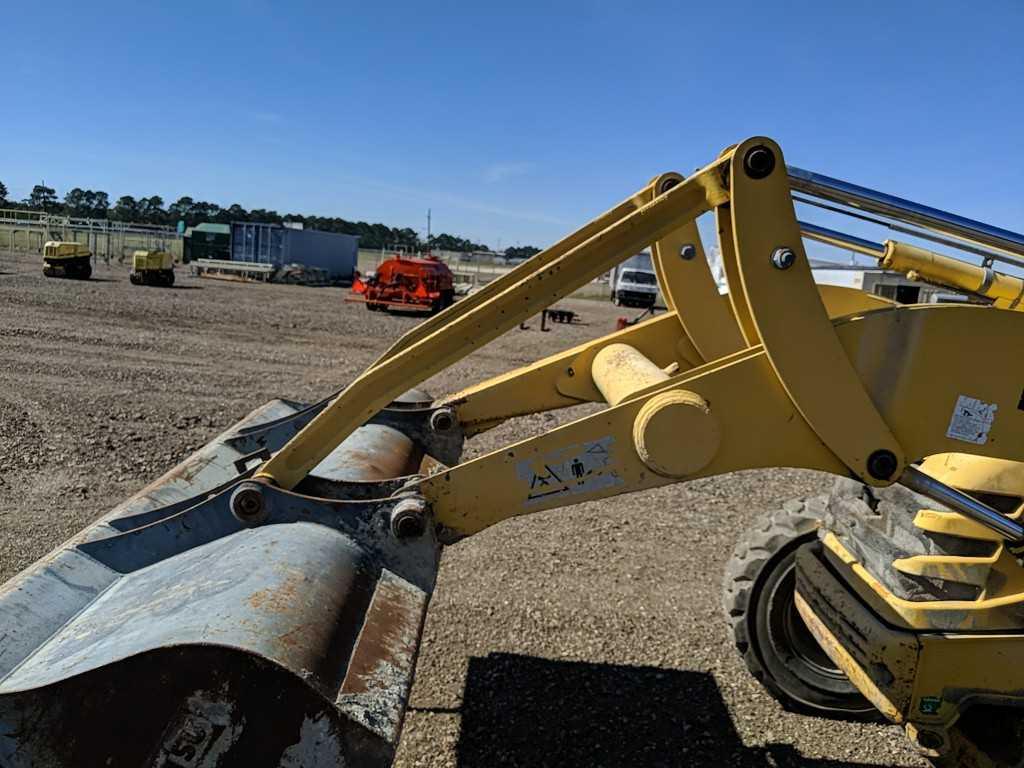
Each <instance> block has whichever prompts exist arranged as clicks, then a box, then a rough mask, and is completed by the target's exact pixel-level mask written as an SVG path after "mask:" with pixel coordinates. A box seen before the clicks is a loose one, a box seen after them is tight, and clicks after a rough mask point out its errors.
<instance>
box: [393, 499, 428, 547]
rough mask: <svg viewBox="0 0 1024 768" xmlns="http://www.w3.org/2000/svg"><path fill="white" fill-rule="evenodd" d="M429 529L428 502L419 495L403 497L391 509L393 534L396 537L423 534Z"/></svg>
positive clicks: (410, 536) (402, 537)
mask: <svg viewBox="0 0 1024 768" xmlns="http://www.w3.org/2000/svg"><path fill="white" fill-rule="evenodd" d="M426 530H427V502H426V501H425V500H424V499H422V498H419V497H416V496H410V497H407V498H404V499H402V500H401V501H399V502H398V503H397V504H395V506H394V508H393V509H392V510H391V534H392V535H393V536H394V537H395V538H396V539H411V538H417V537H419V536H422V535H423V534H424V533H425V532H426Z"/></svg>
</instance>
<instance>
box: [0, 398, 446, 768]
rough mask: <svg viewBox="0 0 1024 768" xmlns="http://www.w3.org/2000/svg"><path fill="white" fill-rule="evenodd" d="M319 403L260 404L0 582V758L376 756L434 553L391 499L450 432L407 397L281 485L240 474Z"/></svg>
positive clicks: (405, 667) (397, 704)
mask: <svg viewBox="0 0 1024 768" xmlns="http://www.w3.org/2000/svg"><path fill="white" fill-rule="evenodd" d="M326 402H327V401H324V402H322V403H318V404H316V405H313V406H302V405H300V404H298V403H294V402H289V401H284V400H276V401H273V402H271V403H268V404H267V405H265V406H263V407H262V408H260V409H258V410H257V411H254V412H253V413H252V414H250V415H249V416H248V417H246V418H245V419H243V420H242V421H241V422H239V423H238V424H236V425H235V426H234V427H232V428H231V429H229V430H228V431H227V432H225V433H223V434H222V435H220V436H219V437H217V438H216V439H215V440H213V441H212V442H211V443H209V444H208V445H206V446H205V447H203V448H202V449H200V450H199V451H197V452H196V453H195V454H193V455H192V456H190V457H189V458H188V459H186V460H185V461H184V462H182V463H181V464H179V465H178V466H177V467H175V468H174V469H173V470H171V471H170V472H169V473H167V474H166V475H165V476H164V477H162V478H160V480H158V481H157V482H155V483H153V484H152V485H150V486H148V487H147V488H145V489H144V490H143V491H141V492H140V493H139V494H137V495H136V496H134V497H133V498H131V499H129V500H128V501H126V502H125V503H123V504H121V505H120V506H118V507H117V508H115V509H114V510H113V511H111V512H110V513H108V514H107V515H105V516H104V517H103V518H101V519H100V520H99V521H97V522H96V523H94V524H93V525H91V526H90V527H88V528H87V529H85V530H84V531H82V532H81V533H80V534H79V535H78V536H77V537H76V538H74V539H73V540H72V541H70V542H68V543H67V544H65V545H63V546H62V547H60V548H59V549H57V550H55V551H53V552H51V553H50V554H48V555H47V556H46V557H44V558H42V559H41V560H40V561H38V562H37V563H35V564H34V565H32V566H31V567H29V568H28V569H26V570H25V571H23V572H22V573H21V574H19V575H18V576H16V577H15V578H13V579H12V580H11V581H9V582H8V583H7V584H5V585H3V586H2V587H0V638H2V639H0V767H2V768H29V767H30V766H31V768H45V767H47V766H55V767H57V766H59V767H60V768H66V767H70V766H75V767H76V768H78V767H80V766H94V765H95V766H113V767H116V766H133V767H134V766H151V765H152V766H176V767H178V768H193V767H198V766H203V767H204V768H213V767H214V766H216V767H218V768H228V767H229V766H294V767H296V768H297V767H299V766H302V767H304V768H313V767H314V766H317V767H319V766H350V767H351V766H384V765H390V763H391V761H392V758H393V756H394V750H395V747H396V745H397V742H398V737H399V732H400V730H401V724H402V719H403V715H404V711H405V706H406V703H407V700H408V695H409V690H410V687H411V685H412V674H413V668H414V665H415V659H416V653H417V649H418V646H419V637H420V634H421V632H422V625H423V618H424V615H425V612H426V609H427V604H428V601H429V598H430V594H431V592H432V590H433V586H434V581H435V577H436V573H437V567H438V560H439V553H440V546H439V544H438V542H437V539H436V537H435V533H434V527H433V526H432V525H430V524H425V525H423V526H421V527H419V528H417V529H415V531H414V535H409V533H408V529H403V531H401V532H399V533H398V534H396V532H394V531H393V528H394V526H393V525H392V524H391V520H392V513H393V512H394V510H395V507H396V506H397V505H399V504H400V503H401V502H402V501H403V500H404V499H408V498H409V497H410V493H411V491H410V490H409V485H408V482H409V480H410V476H414V475H415V473H416V472H417V471H418V469H419V466H420V463H421V461H422V460H423V458H424V456H426V455H429V456H432V457H434V458H435V459H436V460H438V461H441V462H443V463H454V462H455V461H456V460H457V458H458V453H459V452H460V451H461V446H462V436H461V434H460V433H458V430H457V429H456V430H454V431H452V430H448V431H447V432H446V433H444V434H437V433H436V431H433V430H431V428H430V416H431V414H432V413H433V412H434V411H435V409H434V408H433V407H432V405H431V404H430V401H429V398H427V397H426V396H424V395H422V394H421V393H411V394H410V395H409V396H407V397H405V398H403V399H402V400H401V401H399V402H396V403H393V404H392V406H390V407H389V408H386V409H384V410H383V411H381V412H380V413H379V414H378V415H377V416H376V417H374V419H373V420H372V421H371V423H368V424H366V425H365V426H363V427H362V428H360V429H359V430H357V431H356V432H355V433H353V435H352V436H351V437H350V438H348V439H347V440H346V441H345V442H344V443H342V445H341V446H339V447H338V449H336V450H335V451H334V452H333V453H332V454H331V455H330V456H329V457H328V458H327V459H325V460H324V462H322V463H321V465H320V466H318V467H317V468H316V469H315V470H314V472H313V473H311V475H310V477H308V478H307V479H306V480H305V481H304V482H303V483H302V484H301V485H300V486H299V487H298V488H296V489H295V491H294V492H292V491H283V490H280V489H277V488H274V487H269V486H264V485H262V484H257V483H252V482H250V481H248V477H249V475H250V474H251V473H252V471H253V469H254V468H255V467H256V466H258V465H259V463H260V462H261V461H262V460H264V459H265V458H266V457H268V456H269V455H271V454H272V453H273V452H274V451H276V450H278V449H279V448H280V447H281V446H282V445H284V444H285V443H286V442H287V441H288V439H290V438H291V437H292V436H293V435H294V434H296V433H297V432H298V431H299V430H300V429H301V428H302V426H304V425H305V424H306V423H308V421H309V420H310V419H312V418H313V416H315V415H316V414H317V413H318V412H319V411H320V410H321V409H322V408H323V407H324V405H325V404H326ZM240 488H241V489H246V488H247V489H248V492H250V493H256V494H258V496H259V505H258V507H259V513H260V514H259V515H258V516H256V517H254V518H252V519H240V518H238V517H236V516H235V515H234V514H233V513H232V511H231V505H230V499H231V496H232V494H234V493H236V492H239V489H240Z"/></svg>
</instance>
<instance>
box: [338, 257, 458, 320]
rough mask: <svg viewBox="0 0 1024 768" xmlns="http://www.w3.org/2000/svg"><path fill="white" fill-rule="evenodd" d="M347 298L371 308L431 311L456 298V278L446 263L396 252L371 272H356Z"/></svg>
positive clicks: (443, 307)
mask: <svg viewBox="0 0 1024 768" xmlns="http://www.w3.org/2000/svg"><path fill="white" fill-rule="evenodd" d="M346 300H347V301H363V302H366V308H367V309H368V310H370V311H371V312H381V311H385V310H389V309H399V310H416V311H420V312H429V313H431V314H433V313H436V312H440V311H441V310H443V309H445V308H447V307H450V306H451V305H452V302H454V301H455V282H454V277H453V276H452V272H451V270H450V269H448V265H447V264H445V263H444V262H443V261H440V260H439V259H435V258H432V257H430V256H427V257H425V258H415V257H408V256H402V255H401V254H397V253H396V254H395V255H394V256H393V257H392V258H390V259H387V260H386V261H383V262H381V264H380V266H379V267H377V270H376V271H375V272H374V273H373V275H372V276H369V277H367V278H366V279H363V278H361V277H359V276H358V275H357V276H356V279H355V280H354V281H353V283H352V294H351V295H350V296H349V297H347V299H346Z"/></svg>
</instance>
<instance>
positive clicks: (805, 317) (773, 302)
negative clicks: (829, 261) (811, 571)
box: [727, 137, 905, 485]
mask: <svg viewBox="0 0 1024 768" xmlns="http://www.w3.org/2000/svg"><path fill="white" fill-rule="evenodd" d="M729 191H730V195H731V197H732V203H731V206H730V207H731V212H732V230H733V238H734V243H735V250H734V251H733V252H731V253H729V254H728V256H727V258H728V259H729V260H732V259H735V260H736V263H737V265H738V270H736V271H737V272H738V274H739V277H740V280H741V283H742V286H743V294H744V297H745V299H746V306H747V309H748V311H749V315H750V317H751V319H752V321H753V324H754V326H755V328H756V330H757V334H758V337H759V338H760V340H761V343H762V344H764V348H765V351H766V352H767V354H768V357H769V359H770V360H771V362H772V367H773V368H774V369H775V372H776V374H777V375H778V377H779V380H780V381H781V382H782V384H783V386H784V387H785V388H786V392H787V393H788V394H789V397H790V399H791V400H792V401H793V403H794V405H796V407H797V408H798V409H799V411H800V414H801V415H802V416H803V418H804V419H805V420H806V421H807V423H808V424H810V425H811V427H812V428H813V429H814V431H815V432H816V433H817V434H818V436H819V437H820V438H821V439H822V441H823V442H824V443H825V445H827V446H828V447H829V448H830V449H831V450H832V452H833V453H835V454H836V456H838V457H839V458H840V459H841V460H842V462H843V463H844V464H846V466H848V467H849V468H850V469H851V470H852V471H853V472H854V473H855V474H856V475H857V477H859V478H860V479H861V480H863V481H864V482H866V483H869V484H871V485H886V484H888V483H889V482H891V481H892V480H894V479H896V478H897V477H898V476H899V473H900V472H901V471H902V468H903V465H904V461H905V459H904V454H903V449H902V448H901V447H900V445H899V443H898V442H897V440H896V438H895V437H894V436H893V434H892V432H891V431H890V429H889V427H888V425H887V424H886V422H885V420H884V419H883V418H882V417H881V415H880V414H879V412H878V409H877V408H876V407H875V404H874V403H873V402H872V400H871V398H870V397H869V396H868V393H867V392H866V391H865V389H864V385H863V383H862V382H861V380H860V378H859V377H858V376H857V372H856V371H855V369H854V367H853V364H852V363H851V362H850V359H849V358H848V357H847V356H846V352H845V351H844V350H843V347H842V345H841V344H840V342H839V339H838V337H837V336H836V333H835V329H834V327H833V323H832V321H831V320H830V319H829V316H828V313H827V312H826V310H825V307H824V305H823V304H822V301H821V298H820V296H819V293H818V289H817V287H816V285H815V283H814V278H813V276H812V275H811V266H810V263H809V262H808V261H807V254H806V253H805V251H804V247H803V240H802V239H801V236H800V227H799V224H798V223H797V219H796V214H795V212H794V210H793V199H792V196H791V193H790V189H789V180H788V177H787V175H786V166H785V162H784V160H783V157H782V150H781V149H780V148H779V146H778V145H777V144H776V143H775V142H773V141H771V140H770V139H766V138H760V137H758V138H753V139H749V140H747V141H745V142H743V143H742V144H740V145H739V146H738V147H737V148H736V150H735V154H734V161H733V163H732V167H731V170H730V185H729ZM733 292H734V293H735V292H736V291H735V289H734V291H733Z"/></svg>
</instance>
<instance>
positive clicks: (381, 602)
mask: <svg viewBox="0 0 1024 768" xmlns="http://www.w3.org/2000/svg"><path fill="white" fill-rule="evenodd" d="M425 609H426V604H425V599H424V598H423V596H422V595H421V594H419V593H418V592H417V590H415V588H411V587H410V586H409V585H404V584H402V583H400V582H398V581H397V580H390V579H388V580H384V579H382V580H381V581H380V582H379V583H378V584H377V589H376V591H375V592H374V595H373V601H372V603H371V604H370V608H369V610H367V612H366V620H365V623H364V624H363V628H362V630H361V631H360V633H359V640H358V642H357V644H356V647H355V649H354V650H353V652H352V658H351V660H350V662H349V667H348V672H347V674H346V675H345V681H344V682H343V683H342V685H341V693H342V694H360V693H369V692H371V691H373V690H375V689H378V688H382V687H387V683H388V681H387V680H382V679H378V678H379V677H380V671H381V668H382V664H384V665H388V666H390V667H392V668H393V669H397V670H400V671H402V672H406V673H411V670H412V666H413V663H414V661H415V658H416V649H417V648H418V647H419V636H420V631H421V629H422V623H423V616H424V612H425Z"/></svg>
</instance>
